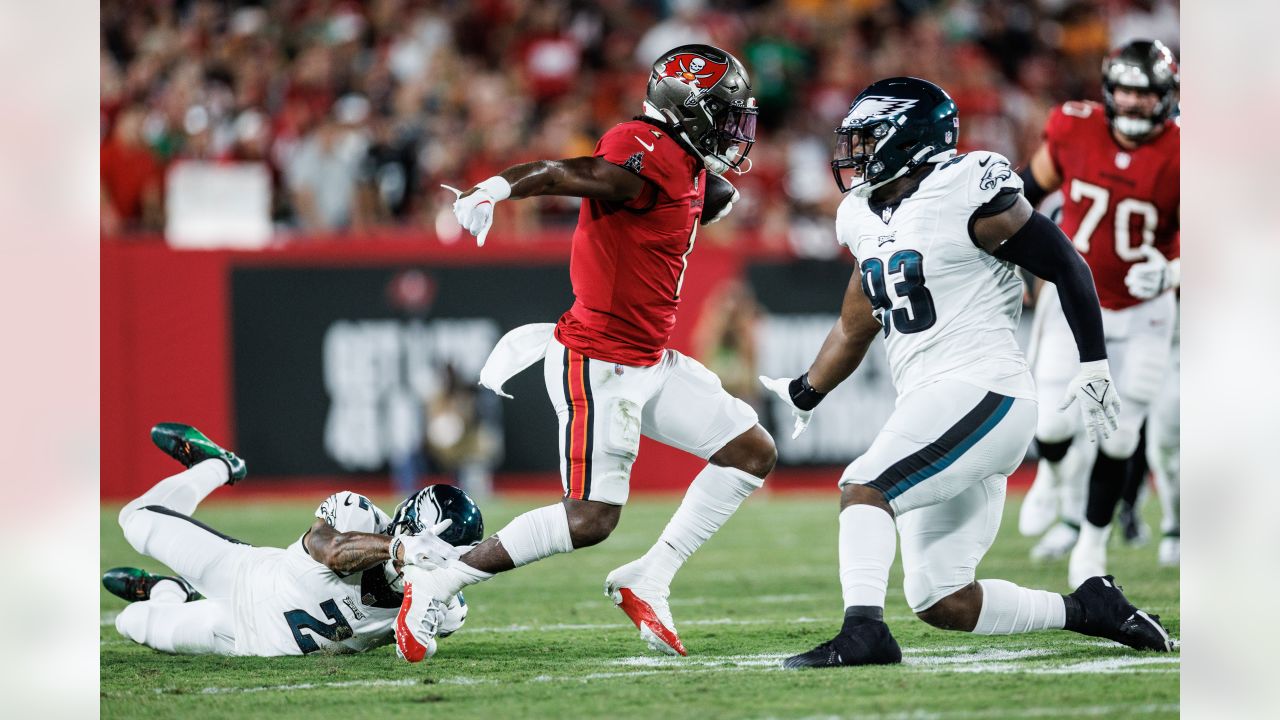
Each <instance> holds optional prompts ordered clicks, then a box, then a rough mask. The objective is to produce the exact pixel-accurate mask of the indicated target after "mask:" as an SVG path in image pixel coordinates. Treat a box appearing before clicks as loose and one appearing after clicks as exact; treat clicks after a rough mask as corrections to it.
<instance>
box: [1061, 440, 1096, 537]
mask: <svg viewBox="0 0 1280 720" xmlns="http://www.w3.org/2000/svg"><path fill="white" fill-rule="evenodd" d="M1082 445H1086V444H1085V443H1081V442H1073V443H1071V447H1069V448H1067V454H1066V456H1065V457H1063V458H1062V460H1061V461H1060V462H1058V463H1057V472H1058V497H1059V498H1060V501H1061V506H1060V510H1059V512H1060V514H1061V515H1062V519H1063V520H1065V521H1066V522H1068V523H1071V524H1072V525H1080V524H1081V523H1082V522H1083V521H1084V508H1085V503H1086V502H1087V501H1088V499H1089V472H1090V471H1091V470H1092V469H1093V456H1092V455H1091V454H1090V453H1087V452H1085V451H1084V450H1083V449H1082V447H1081V446H1082ZM1087 447H1092V445H1087Z"/></svg>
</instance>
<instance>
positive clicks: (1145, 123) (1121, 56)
mask: <svg viewBox="0 0 1280 720" xmlns="http://www.w3.org/2000/svg"><path fill="white" fill-rule="evenodd" d="M1179 86H1180V80H1179V76H1178V61H1177V60H1175V59H1174V58H1173V52H1172V51H1170V50H1169V48H1168V47H1166V46H1165V44H1164V43H1162V42H1160V41H1159V40H1133V41H1131V42H1128V43H1126V44H1124V45H1121V46H1120V47H1118V48H1116V49H1115V50H1112V51H1111V54H1109V55H1107V57H1105V58H1104V59H1103V60H1102V97H1103V99H1104V100H1105V102H1106V106H1107V122H1109V123H1111V127H1112V128H1114V129H1115V131H1116V132H1118V133H1120V134H1121V135H1124V136H1125V137H1128V138H1133V139H1141V138H1143V137H1145V136H1146V135H1148V134H1150V133H1151V131H1152V130H1155V129H1156V128H1157V127H1159V126H1160V124H1161V123H1163V122H1164V121H1165V120H1168V119H1169V117H1171V116H1172V115H1173V113H1174V111H1175V110H1176V108H1177V106H1178V88H1179ZM1118 87H1126V88H1134V89H1136V90H1144V91H1149V92H1154V93H1155V94H1156V96H1157V97H1158V98H1159V100H1158V102H1157V103H1156V108H1155V110H1154V111H1152V113H1151V115H1149V116H1147V117H1145V118H1140V117H1129V116H1125V115H1120V114H1119V113H1118V112H1117V110H1116V99H1115V91H1116V88H1118Z"/></svg>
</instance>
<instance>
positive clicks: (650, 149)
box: [632, 135, 653, 152]
mask: <svg viewBox="0 0 1280 720" xmlns="http://www.w3.org/2000/svg"><path fill="white" fill-rule="evenodd" d="M632 137H634V138H635V139H636V142H638V143H640V147H642V148H644V149H645V150H648V151H649V152H653V146H652V145H650V144H649V143H647V142H645V141H643V140H641V139H640V136H639V135H632Z"/></svg>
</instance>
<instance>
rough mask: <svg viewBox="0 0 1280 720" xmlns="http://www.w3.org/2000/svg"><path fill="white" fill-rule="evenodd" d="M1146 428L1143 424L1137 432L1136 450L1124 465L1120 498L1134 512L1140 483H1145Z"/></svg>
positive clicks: (1146, 470)
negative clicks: (1122, 487)
mask: <svg viewBox="0 0 1280 720" xmlns="http://www.w3.org/2000/svg"><path fill="white" fill-rule="evenodd" d="M1146 431H1147V426H1146V424H1145V423H1144V424H1143V425H1142V430H1140V431H1139V432H1138V449H1136V450H1134V451H1133V455H1132V456H1131V457H1130V458H1129V462H1128V463H1126V464H1125V469H1124V472H1125V476H1124V491H1123V492H1122V493H1121V495H1120V497H1121V499H1122V500H1124V502H1125V504H1127V505H1128V506H1129V507H1132V508H1134V509H1135V510H1136V509H1137V507H1138V493H1139V492H1141V491H1142V483H1144V482H1146V479H1147V472H1148V471H1150V469H1151V468H1150V467H1149V466H1148V465H1147V432H1146Z"/></svg>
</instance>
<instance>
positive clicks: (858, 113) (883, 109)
mask: <svg viewBox="0 0 1280 720" xmlns="http://www.w3.org/2000/svg"><path fill="white" fill-rule="evenodd" d="M917 102H918V101H917V100H914V99H912V98H896V97H887V96H884V95H868V96H867V97H864V98H862V99H861V100H859V101H858V103H857V104H856V105H854V106H853V107H852V108H850V109H849V114H848V115H846V116H845V119H844V123H842V124H843V125H848V124H850V123H852V122H853V121H855V120H865V119H867V118H878V117H889V116H891V115H897V114H898V113H900V112H904V111H906V110H910V109H911V108H913V107H915V105H916V103H917Z"/></svg>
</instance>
